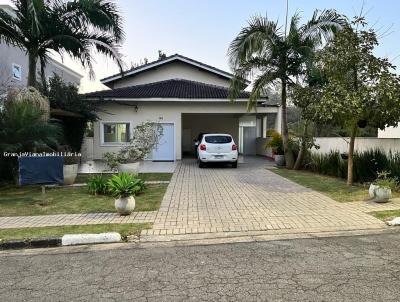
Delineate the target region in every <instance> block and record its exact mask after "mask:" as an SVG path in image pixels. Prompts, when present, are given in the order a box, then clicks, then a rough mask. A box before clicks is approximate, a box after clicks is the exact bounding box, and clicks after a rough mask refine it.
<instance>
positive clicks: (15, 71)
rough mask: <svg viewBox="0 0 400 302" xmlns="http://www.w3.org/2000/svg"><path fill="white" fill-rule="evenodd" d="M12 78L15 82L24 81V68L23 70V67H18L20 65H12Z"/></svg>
mask: <svg viewBox="0 0 400 302" xmlns="http://www.w3.org/2000/svg"><path fill="white" fill-rule="evenodd" d="M12 78H13V79H14V80H18V81H21V79H22V68H21V65H18V64H15V63H13V64H12Z"/></svg>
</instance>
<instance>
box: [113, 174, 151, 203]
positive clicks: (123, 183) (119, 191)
mask: <svg viewBox="0 0 400 302" xmlns="http://www.w3.org/2000/svg"><path fill="white" fill-rule="evenodd" d="M107 187H108V192H110V193H111V195H112V196H114V197H116V198H124V197H129V196H131V195H137V194H139V193H141V192H143V190H144V189H145V184H144V181H143V180H141V179H139V178H137V177H136V176H135V175H132V174H129V173H120V174H118V175H114V176H112V177H111V178H110V179H109V180H108V182H107Z"/></svg>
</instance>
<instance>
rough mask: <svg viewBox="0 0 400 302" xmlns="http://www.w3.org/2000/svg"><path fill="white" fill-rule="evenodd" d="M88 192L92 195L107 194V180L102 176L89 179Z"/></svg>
mask: <svg viewBox="0 0 400 302" xmlns="http://www.w3.org/2000/svg"><path fill="white" fill-rule="evenodd" d="M87 187H88V191H89V193H90V194H93V195H97V194H102V195H103V194H107V179H105V178H104V177H103V176H102V175H95V176H92V177H90V178H89V179H88V182H87Z"/></svg>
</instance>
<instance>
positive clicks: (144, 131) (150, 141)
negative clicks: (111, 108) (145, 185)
mask: <svg viewBox="0 0 400 302" xmlns="http://www.w3.org/2000/svg"><path fill="white" fill-rule="evenodd" d="M162 134H163V128H162V126H161V125H160V124H158V123H153V122H144V123H142V124H139V125H137V126H136V127H135V128H134V130H133V139H131V140H130V141H129V144H128V145H126V146H124V147H122V148H121V149H120V150H119V151H118V152H107V153H105V154H104V159H105V161H106V164H107V166H108V167H109V168H110V169H111V170H112V171H118V172H126V173H132V174H137V173H138V172H139V167H140V163H141V162H142V161H143V160H144V159H145V158H146V157H147V156H148V155H149V154H150V153H151V152H152V151H153V149H154V147H155V146H157V144H158V142H159V140H160V138H161V136H162Z"/></svg>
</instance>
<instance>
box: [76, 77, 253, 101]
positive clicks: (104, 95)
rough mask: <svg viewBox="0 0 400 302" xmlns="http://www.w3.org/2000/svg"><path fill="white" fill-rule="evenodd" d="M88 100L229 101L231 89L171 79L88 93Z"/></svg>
mask: <svg viewBox="0 0 400 302" xmlns="http://www.w3.org/2000/svg"><path fill="white" fill-rule="evenodd" d="M84 96H85V97H87V98H100V99H130V98H132V99H149V98H177V99H228V97H229V89H228V88H226V87H222V86H216V85H211V84H206V83H201V82H195V81H189V80H185V79H171V80H165V81H160V82H154V83H148V84H143V85H135V86H130V87H123V88H116V89H111V90H102V91H96V92H91V93H87V94H85V95H84ZM249 96H250V94H249V93H248V92H245V91H243V92H242V93H241V94H240V96H239V97H238V99H248V98H249Z"/></svg>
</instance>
